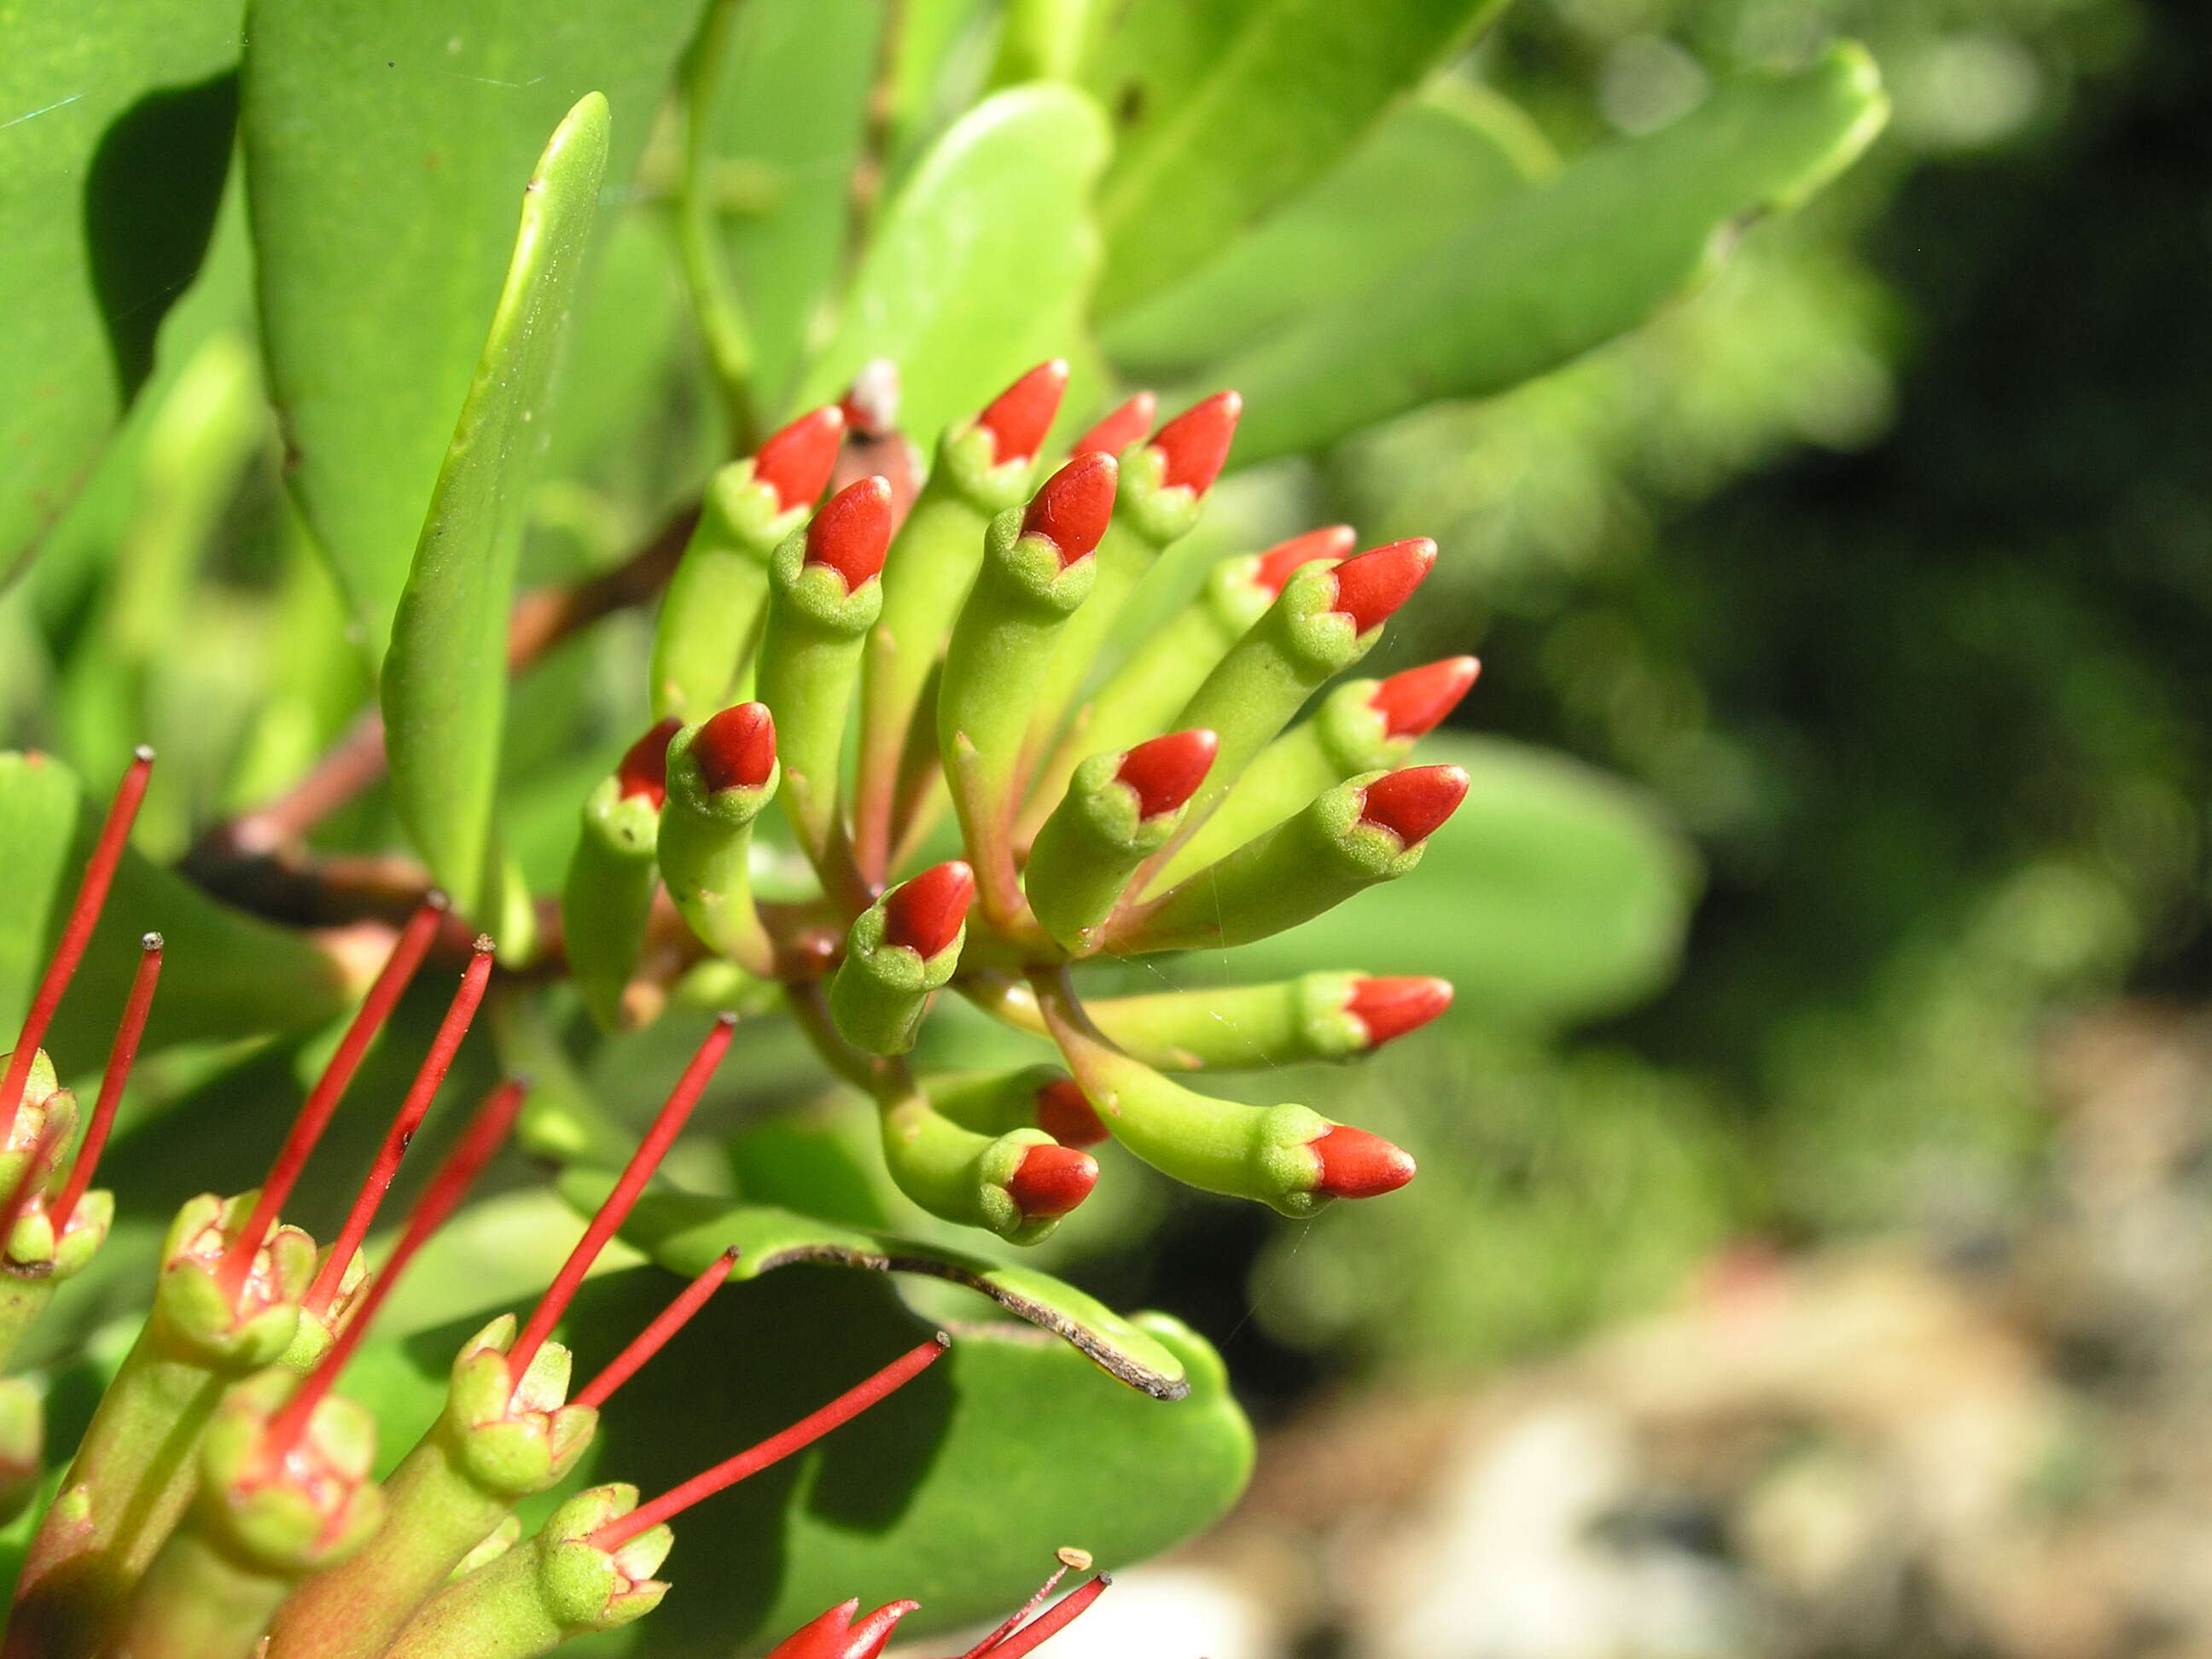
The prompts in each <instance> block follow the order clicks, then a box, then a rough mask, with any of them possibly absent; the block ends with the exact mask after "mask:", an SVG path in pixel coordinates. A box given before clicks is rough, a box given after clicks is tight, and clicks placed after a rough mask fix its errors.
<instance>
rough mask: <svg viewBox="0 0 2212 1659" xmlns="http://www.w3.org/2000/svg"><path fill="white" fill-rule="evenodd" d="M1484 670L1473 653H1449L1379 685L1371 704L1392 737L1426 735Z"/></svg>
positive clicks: (1369, 705) (1453, 707)
mask: <svg viewBox="0 0 2212 1659" xmlns="http://www.w3.org/2000/svg"><path fill="white" fill-rule="evenodd" d="M1481 671H1482V665H1481V664H1480V663H1479V662H1477V661H1476V660H1475V659H1474V658H1473V657H1446V658H1445V659H1443V661H1441V662H1432V663H1428V664H1425V665H1423V666H1421V667H1419V668H1408V669H1407V670H1406V671H1405V672H1404V673H1402V674H1393V675H1392V676H1390V678H1389V679H1387V680H1385V681H1383V684H1380V685H1378V686H1376V688H1375V695H1374V696H1371V697H1370V698H1369V699H1368V700H1367V703H1368V707H1370V708H1372V709H1374V711H1375V712H1376V714H1380V715H1382V716H1383V730H1384V731H1385V732H1388V733H1389V735H1390V736H1391V737H1394V738H1419V737H1425V736H1426V735H1427V734H1428V733H1429V732H1433V731H1435V730H1436V728H1437V726H1441V725H1443V720H1444V717H1445V716H1446V715H1447V714H1450V713H1451V711H1452V710H1453V709H1455V708H1458V707H1459V705H1460V699H1461V698H1462V697H1464V696H1467V694H1468V690H1470V689H1472V688H1473V686H1474V677H1475V676H1476V675H1477V674H1480V672H1481Z"/></svg>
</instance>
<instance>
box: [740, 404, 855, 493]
mask: <svg viewBox="0 0 2212 1659" xmlns="http://www.w3.org/2000/svg"><path fill="white" fill-rule="evenodd" d="M844 441H845V411H844V410H842V409H840V408H839V407H838V406H837V405H836V404H823V406H822V407H821V408H819V409H817V410H810V411H809V412H808V413H806V414H804V415H802V416H799V418H798V419H797V420H795V421H793V422H792V423H791V424H790V425H789V426H787V427H786V428H783V430H782V431H781V432H779V433H777V434H776V435H775V436H774V437H773V438H770V439H769V441H767V442H766V443H764V444H763V445H762V446H761V447H760V453H758V454H757V455H755V456H754V457H753V477H755V478H756V479H757V480H759V482H761V483H764V484H766V485H767V486H768V487H769V489H773V490H774V491H775V504H776V510H777V511H778V512H781V513H788V512H790V511H791V509H792V508H793V507H805V506H806V505H807V504H808V503H810V502H811V501H818V500H820V499H821V495H822V492H823V490H824V489H828V488H829V475H830V473H831V472H832V471H835V470H836V465H837V451H838V448H839V447H840V446H841V445H842V444H843V442H844Z"/></svg>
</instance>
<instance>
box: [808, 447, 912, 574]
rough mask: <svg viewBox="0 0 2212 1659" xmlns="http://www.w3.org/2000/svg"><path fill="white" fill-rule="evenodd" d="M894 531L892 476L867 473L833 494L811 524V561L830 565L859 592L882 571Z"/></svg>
mask: <svg viewBox="0 0 2212 1659" xmlns="http://www.w3.org/2000/svg"><path fill="white" fill-rule="evenodd" d="M891 530H892V514H891V486H890V479H888V478H885V477H883V476H881V475H880V474H878V475H876V476H874V477H866V478H863V479H861V480H860V482H859V483H853V484H848V485H846V486H845V488H844V489H841V490H839V491H838V492H837V493H836V495H832V496H831V497H830V498H829V503H828V505H826V506H825V507H823V509H822V510H821V511H820V512H819V513H816V514H815V515H814V517H813V520H811V522H810V523H809V524H808V525H807V526H806V556H805V562H806V563H807V564H810V565H826V566H828V567H829V568H830V569H832V570H834V571H836V573H837V574H839V575H841V576H842V577H843V578H844V579H845V591H846V592H848V593H850V592H855V591H857V590H858V589H860V588H861V587H864V586H866V585H867V584H868V583H869V582H871V581H873V580H875V579H876V577H877V576H878V574H880V573H881V572H882V570H883V568H884V554H886V553H888V552H889V551H890V544H891Z"/></svg>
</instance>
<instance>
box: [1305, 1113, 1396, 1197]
mask: <svg viewBox="0 0 2212 1659" xmlns="http://www.w3.org/2000/svg"><path fill="white" fill-rule="evenodd" d="M1306 1146H1308V1147H1309V1148H1310V1150H1311V1151H1312V1152H1313V1155H1314V1156H1315V1157H1316V1158H1319V1159H1320V1160H1321V1179H1320V1180H1318V1181H1316V1182H1314V1184H1313V1190H1314V1191H1316V1192H1317V1193H1326V1194H1328V1195H1329V1196H1330V1197H1331V1198H1380V1197H1381V1196H1382V1195H1383V1194H1384V1193H1395V1192H1396V1191H1397V1190H1398V1188H1401V1187H1402V1186H1404V1185H1405V1184H1406V1183H1407V1182H1409V1181H1411V1180H1412V1179H1413V1154H1412V1153H1411V1152H1407V1150H1406V1149H1405V1148H1404V1147H1402V1146H1392V1145H1391V1144H1390V1143H1389V1141H1387V1140H1385V1139H1383V1137H1382V1136H1381V1135H1376V1134H1370V1133H1367V1131H1366V1130H1364V1129H1355V1128H1353V1127H1352V1126H1351V1125H1350V1124H1348V1123H1339V1124H1334V1125H1333V1126H1331V1127H1329V1128H1328V1129H1325V1130H1323V1131H1322V1133H1320V1134H1319V1135H1317V1136H1316V1137H1315V1138H1314V1139H1311V1140H1309V1141H1308V1142H1306Z"/></svg>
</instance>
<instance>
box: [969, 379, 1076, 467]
mask: <svg viewBox="0 0 2212 1659" xmlns="http://www.w3.org/2000/svg"><path fill="white" fill-rule="evenodd" d="M1066 390H1067V360H1066V358H1064V357H1054V359H1053V360H1052V361H1051V362H1043V363H1039V364H1038V365H1037V366H1036V368H1033V369H1031V370H1030V372H1029V373H1028V374H1024V375H1023V376H1022V378H1021V379H1020V380H1017V381H1015V382H1014V383H1013V384H1012V386H1008V387H1007V388H1006V390H1005V391H1004V392H1000V394H999V395H998V398H996V400H995V401H994V402H993V404H991V406H990V407H989V408H988V409H987V410H984V411H983V412H982V413H981V415H978V416H976V417H975V424H976V425H978V426H980V427H981V428H983V429H984V430H985V431H986V432H987V433H989V434H990V435H991V437H992V441H993V444H992V459H993V461H994V463H995V464H996V465H1000V466H1004V465H1006V463H1007V462H1009V461H1026V460H1028V459H1030V458H1031V457H1033V456H1034V455H1036V453H1037V450H1038V449H1039V448H1040V447H1042V445H1043V443H1044V435H1045V434H1046V433H1048V432H1049V431H1051V430H1052V422H1053V416H1055V415H1057V414H1059V413H1060V393H1062V392H1066Z"/></svg>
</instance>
